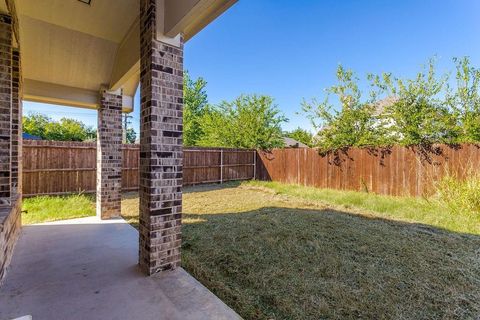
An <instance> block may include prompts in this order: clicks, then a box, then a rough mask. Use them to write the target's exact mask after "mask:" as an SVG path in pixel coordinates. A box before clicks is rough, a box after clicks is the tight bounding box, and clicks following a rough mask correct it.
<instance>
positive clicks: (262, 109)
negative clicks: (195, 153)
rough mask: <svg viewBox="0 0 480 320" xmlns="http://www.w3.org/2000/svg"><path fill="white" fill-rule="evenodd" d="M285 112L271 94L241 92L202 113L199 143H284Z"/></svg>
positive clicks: (266, 145)
mask: <svg viewBox="0 0 480 320" xmlns="http://www.w3.org/2000/svg"><path fill="white" fill-rule="evenodd" d="M286 121H287V118H285V116H283V115H282V114H281V113H280V111H279V109H278V107H277V106H276V105H275V104H274V101H273V99H272V98H271V97H269V96H262V95H241V96H239V97H238V98H237V99H235V100H234V101H232V102H227V101H224V102H222V103H220V104H219V105H218V106H214V107H209V108H208V110H207V111H206V112H205V114H204V116H203V117H202V121H201V129H202V131H203V135H202V137H201V139H200V140H199V145H200V146H215V147H233V148H261V149H270V148H276V147H282V146H283V145H284V142H283V133H282V128H281V125H282V123H284V122H286Z"/></svg>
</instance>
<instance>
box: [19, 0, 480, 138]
mask: <svg viewBox="0 0 480 320" xmlns="http://www.w3.org/2000/svg"><path fill="white" fill-rule="evenodd" d="M435 55H436V56H437V58H438V68H439V71H450V70H452V68H453V66H452V63H451V58H452V57H460V56H470V57H471V60H472V62H473V65H474V66H477V67H480V1H479V0H401V1H393V0H383V1H382V0H362V1H360V0H240V1H239V2H238V3H237V4H236V5H234V6H233V7H232V8H231V9H230V10H229V11H227V12H226V13H225V14H223V15H222V16H221V17H219V18H218V19H217V20H216V21H214V22H213V23H212V24H210V25H209V26H208V27H206V28H205V29H204V30H203V31H201V32H200V33H199V34H197V35H196V36H195V37H194V38H193V39H191V40H190V41H189V42H188V43H187V44H186V45H185V69H187V70H188V71H189V72H190V74H191V75H192V77H194V78H195V77H203V78H205V80H206V81H207V82H208V86H207V93H208V96H209V101H210V102H211V103H213V104H216V103H219V102H220V101H222V100H232V99H234V98H235V97H237V96H238V95H240V94H242V93H257V94H267V95H271V96H273V97H274V98H275V101H276V103H277V105H278V107H279V108H280V109H281V110H282V112H283V113H284V114H285V115H286V116H287V117H288V118H289V119H290V121H289V122H288V123H287V124H286V125H284V129H286V130H291V129H293V128H296V127H298V126H300V127H303V128H307V129H310V128H311V126H310V124H309V122H308V120H306V119H305V117H303V116H301V115H297V114H296V113H297V112H298V111H299V110H300V105H301V102H302V100H303V99H304V98H305V99H311V98H313V97H320V96H321V95H322V93H323V89H324V88H326V87H328V86H330V85H332V84H334V83H335V69H336V68H337V66H338V65H339V64H342V65H344V66H346V67H348V68H351V69H353V70H354V71H355V72H357V74H358V75H359V76H360V78H364V76H365V75H366V74H367V73H368V72H373V73H380V72H383V71H389V72H393V73H394V74H396V75H398V76H402V77H408V76H412V75H414V74H415V73H416V72H417V71H419V70H420V68H421V67H422V66H423V65H424V64H425V63H426V62H427V61H428V59H429V58H430V57H433V56H435ZM135 105H136V110H135V111H134V113H133V114H132V115H133V117H134V119H133V125H134V127H135V128H136V130H137V132H138V125H139V124H138V119H139V108H138V106H139V103H138V96H137V97H136V103H135ZM32 110H33V111H38V112H44V113H47V114H49V115H51V116H52V117H53V118H56V119H58V118H61V117H63V116H68V117H72V118H76V119H79V120H81V121H84V122H85V123H87V124H88V125H93V126H96V112H95V111H92V110H82V109H77V108H66V107H65V108H59V107H58V106H48V105H42V104H35V103H30V102H25V103H24V112H25V113H26V112H29V111H32Z"/></svg>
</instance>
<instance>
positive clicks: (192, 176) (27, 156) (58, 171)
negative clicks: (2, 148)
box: [23, 140, 256, 196]
mask: <svg viewBox="0 0 480 320" xmlns="http://www.w3.org/2000/svg"><path fill="white" fill-rule="evenodd" d="M255 154H256V151H255V150H244V149H225V148H185V149H184V167H183V179H184V185H194V184H201V183H212V182H218V183H222V182H226V181H232V180H247V179H252V178H253V177H254V175H255V169H254V162H255V159H256V157H255ZM139 155H140V148H139V146H138V145H124V146H123V166H122V189H123V190H125V191H127V190H137V189H138V168H139ZM95 189H96V144H95V143H82V142H59V141H32V140H25V141H24V143H23V194H24V195H25V196H32V195H40V194H49V195H53V194H66V193H73V192H95Z"/></svg>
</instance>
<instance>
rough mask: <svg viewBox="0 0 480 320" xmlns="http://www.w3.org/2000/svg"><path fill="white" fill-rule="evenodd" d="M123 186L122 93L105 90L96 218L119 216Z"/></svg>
mask: <svg viewBox="0 0 480 320" xmlns="http://www.w3.org/2000/svg"><path fill="white" fill-rule="evenodd" d="M121 188H122V96H121V95H117V94H113V93H109V92H106V91H104V92H102V93H101V97H100V108H99V109H98V129H97V217H99V218H101V219H110V218H114V217H119V216H120V202H121Z"/></svg>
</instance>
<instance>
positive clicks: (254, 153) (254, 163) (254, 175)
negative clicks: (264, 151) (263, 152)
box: [253, 150, 257, 180]
mask: <svg viewBox="0 0 480 320" xmlns="http://www.w3.org/2000/svg"><path fill="white" fill-rule="evenodd" d="M256 179H257V150H253V180H256Z"/></svg>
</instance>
